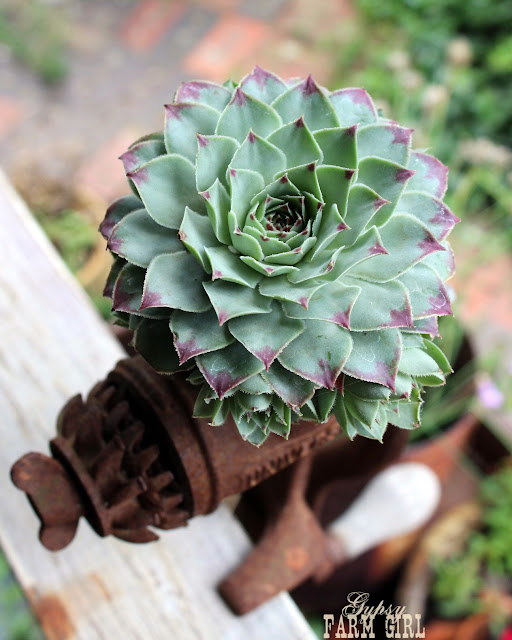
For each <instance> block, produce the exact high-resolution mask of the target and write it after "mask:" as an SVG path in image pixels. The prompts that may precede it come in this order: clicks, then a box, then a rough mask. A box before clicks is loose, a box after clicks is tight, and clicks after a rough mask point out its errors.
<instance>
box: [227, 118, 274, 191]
mask: <svg viewBox="0 0 512 640" xmlns="http://www.w3.org/2000/svg"><path fill="white" fill-rule="evenodd" d="M285 167H286V156H285V155H284V153H283V152H282V151H281V150H280V149H278V148H277V147H275V146H274V145H273V144H270V143H269V142H267V141H266V140H264V139H263V138H260V137H259V136H257V135H256V134H255V133H253V132H252V131H251V132H250V133H249V135H248V136H247V138H246V139H245V140H244V142H243V143H242V146H241V147H240V148H239V149H238V151H237V152H236V153H235V155H234V157H233V160H232V161H231V165H230V168H231V169H251V170H253V171H257V172H258V173H259V174H261V176H262V177H263V180H264V181H265V183H268V182H271V181H272V180H273V179H274V176H275V175H276V173H279V172H280V171H284V169H285Z"/></svg>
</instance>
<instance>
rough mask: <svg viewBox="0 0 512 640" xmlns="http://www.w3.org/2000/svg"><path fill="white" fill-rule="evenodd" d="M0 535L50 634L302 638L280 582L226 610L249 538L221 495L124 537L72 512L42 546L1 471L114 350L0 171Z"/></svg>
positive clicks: (111, 639) (150, 639) (107, 363)
mask: <svg viewBox="0 0 512 640" xmlns="http://www.w3.org/2000/svg"><path fill="white" fill-rule="evenodd" d="M0 241H1V245H0V246H1V252H2V260H1V263H0V328H1V332H0V434H1V440H0V469H1V470H2V471H1V473H2V482H1V483H0V500H1V505H2V507H1V510H0V544H1V546H2V547H3V549H4V551H5V552H6V554H7V556H8V559H9V561H10V563H11V565H12V567H13V569H14V571H15V573H16V575H17V577H18V579H19V580H20V582H21V584H22V586H23V588H24V590H25V592H26V593H27V595H28V597H29V599H30V601H31V603H32V605H33V607H34V610H35V612H36V614H37V615H38V617H39V619H40V621H41V624H42V626H43V628H44V630H45V632H46V635H47V636H48V638H50V639H51V640H57V639H58V640H64V639H69V638H77V639H84V640H93V639H98V640H99V639H100V638H101V639H108V640H117V639H119V640H121V639H122V640H128V639H141V640H160V639H162V640H164V639H165V640H181V639H183V640H185V639H187V640H191V639H197V640H202V639H207V638H208V639H213V640H239V639H240V638H244V640H262V639H263V638H265V640H267V639H268V640H274V639H275V640H288V639H290V640H302V639H304V640H311V639H313V638H314V637H315V636H314V634H313V632H312V631H311V630H310V628H309V626H308V625H307V623H306V621H305V620H304V618H303V617H302V615H301V614H300V613H299V611H298V610H297V608H296V607H295V605H294V604H293V602H292V601H291V599H290V597H289V596H288V595H287V594H282V595H280V596H279V597H277V598H275V599H274V600H273V601H271V602H269V603H267V604H266V605H265V606H263V607H261V608H260V609H258V610H257V611H255V612H253V613H251V614H249V615H247V616H244V617H243V618H237V617H236V616H234V615H232V614H231V612H230V611H229V610H228V609H227V607H226V606H225V605H224V603H223V601H222V600H221V598H220V597H219V596H218V594H217V592H216V585H217V584H218V582H219V581H220V580H221V579H222V578H223V577H224V576H225V575H226V574H227V573H228V572H229V571H230V570H231V569H232V568H233V567H235V566H236V565H237V564H238V563H239V562H240V560H241V559H242V558H243V557H244V556H245V555H246V554H247V553H248V551H249V549H250V543H249V541H248V538H247V536H246V534H245V532H244V531H243V530H242V528H241V526H240V525H239V523H238V522H237V521H236V520H235V518H234V517H233V516H232V514H231V512H230V511H229V510H228V509H227V508H226V507H221V508H220V509H219V510H218V511H217V512H215V513H214V514H212V515H210V516H206V517H198V518H195V519H194V520H193V521H192V522H191V523H190V525H189V526H188V527H186V528H183V529H179V530H175V531H172V532H167V533H164V534H163V535H162V538H161V540H160V541H159V542H157V543H154V544H149V545H140V546H132V545H130V544H127V543H123V542H120V541H117V540H114V539H100V538H98V537H97V536H96V535H95V534H94V533H93V532H92V531H91V529H90V528H89V526H88V525H87V523H85V522H82V523H81V524H80V526H79V531H78V534H77V537H76V539H75V541H74V542H73V543H72V544H71V545H70V546H69V547H68V548H67V549H65V550H63V551H61V552H59V553H56V554H52V553H51V552H49V551H46V550H45V549H44V548H43V547H42V546H41V545H40V544H39V541H38V540H37V527H38V524H37V520H36V517H35V515H34V514H33V512H32V510H31V509H30V507H29V505H28V503H27V501H26V499H25V497H24V496H23V495H22V494H21V492H19V491H18V490H17V489H15V488H14V486H13V485H12V484H11V483H10V481H9V478H8V473H9V469H10V467H11V465H12V464H13V462H14V461H15V460H16V459H17V458H18V457H19V456H21V455H22V454H24V453H26V452H27V451H30V450H36V451H37V450H39V451H43V452H47V444H46V443H47V440H48V439H49V438H51V437H52V435H53V433H54V428H55V427H54V425H55V418H56V415H57V413H58V411H59V409H60V408H61V406H62V405H63V404H64V402H65V401H66V399H67V398H69V397H70V396H71V395H74V394H75V393H77V392H82V393H84V392H86V391H88V389H89V388H90V387H91V386H92V384H93V383H94V382H95V381H96V380H98V379H99V378H101V377H102V376H104V374H105V373H106V372H107V371H108V370H109V369H110V368H111V367H112V366H113V365H114V364H115V362H116V361H117V360H118V359H119V358H121V357H122V355H123V354H122V352H121V349H120V347H119V346H118V344H117V343H116V342H115V340H114V339H113V338H112V336H111V335H110V332H109V331H108V328H107V327H106V325H105V323H104V322H103V321H102V320H101V318H100V317H99V316H98V315H97V313H96V311H95V310H94V309H93V308H92V307H91V305H90V303H89V301H88V300H87V298H86V296H85V294H84V293H83V291H82V290H81V289H80V287H79V286H78V284H77V283H76V281H75V280H74V279H73V277H72V276H71V275H70V274H69V273H68V272H67V270H66V268H65V266H64V265H63V264H62V262H61V261H60V259H59V257H58V256H57V254H56V253H55V251H54V250H53V248H52V247H51V246H50V244H49V242H48V241H47V239H46V238H45V236H44V234H43V233H42V231H41V230H40V229H39V227H38V226H37V224H36V223H35V221H34V220H33V219H32V217H31V216H30V214H29V213H28V212H27V210H26V208H25V205H24V204H23V202H22V201H21V200H20V199H19V197H18V196H17V195H16V194H15V192H14V191H13V190H12V188H11V187H10V185H9V183H8V182H7V180H6V179H5V177H4V176H3V175H2V174H1V173H0Z"/></svg>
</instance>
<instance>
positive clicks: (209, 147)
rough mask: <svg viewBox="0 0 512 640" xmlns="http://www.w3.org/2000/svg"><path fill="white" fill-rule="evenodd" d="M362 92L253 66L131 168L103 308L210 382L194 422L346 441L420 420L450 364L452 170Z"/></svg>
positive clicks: (144, 146)
mask: <svg viewBox="0 0 512 640" xmlns="http://www.w3.org/2000/svg"><path fill="white" fill-rule="evenodd" d="M411 134H412V131H411V130H410V129H406V128H403V127H400V126H399V125H398V124H397V123H395V122H393V121H391V120H387V119H385V118H383V117H381V116H380V115H379V113H378V112H377V109H376V108H375V105H374V103H373V102H372V100H371V98H370V96H369V95H368V94H367V93H366V91H364V90H363V89H340V90H338V91H334V92H329V91H327V90H325V89H324V88H322V87H320V86H318V85H317V84H316V83H315V82H314V80H313V79H312V78H311V77H308V78H307V79H304V80H300V79H299V80H297V79H295V80H292V81H285V80H282V79H280V78H279V77H278V76H276V75H274V74H273V73H270V72H268V71H264V70H263V69H261V68H259V67H256V68H255V69H254V70H253V71H252V72H251V73H250V74H249V75H247V76H246V77H245V78H244V79H243V80H242V81H241V82H240V83H239V84H234V83H233V82H231V81H228V82H226V83H225V84H224V85H220V84H215V83H212V82H199V81H193V82H184V83H183V84H182V85H181V86H180V88H179V89H178V91H177V93H176V95H175V98H174V101H173V103H172V104H168V105H166V107H165V126H164V132H163V133H155V134H151V135H149V136H146V137H144V138H141V139H140V140H138V141H137V142H135V143H134V144H133V145H132V146H131V147H130V148H129V149H128V151H127V152H126V153H124V154H123V155H122V156H121V159H122V161H123V163H124V167H125V170H126V175H127V178H128V180H129V183H130V186H131V188H132V190H133V193H134V195H127V196H125V197H123V198H120V199H119V200H117V201H116V202H114V203H113V204H112V205H111V207H110V208H109V209H108V211H107V214H106V217H105V220H104V222H103V223H102V225H101V227H100V230H101V232H102V234H103V235H104V236H105V238H107V239H108V248H109V249H110V251H111V252H112V253H113V254H114V255H115V258H114V263H113V266H112V270H111V273H110V275H109V277H108V281H107V284H106V288H105V294H106V295H107V296H110V297H111V298H112V300H113V309H114V313H115V315H116V317H117V319H118V322H120V323H124V324H125V325H126V326H129V327H130V328H132V329H134V330H135V337H134V344H135V347H136V349H137V350H138V351H139V353H140V354H141V355H142V356H143V357H144V358H146V360H147V361H148V362H149V363H150V364H151V365H152V366H153V367H154V368H155V369H156V370H157V371H158V372H161V373H173V372H176V371H185V370H188V371H189V376H188V379H189V380H190V382H192V383H193V384H197V385H201V389H200V391H199V395H198V398H197V402H196V406H195V414H196V415H197V416H198V417H205V418H209V419H210V421H211V423H212V425H221V424H222V423H223V422H224V421H225V420H226V419H227V418H228V416H229V415H231V416H232V417H233V419H234V421H235V423H236V424H237V426H238V429H239V431H240V434H241V435H242V437H243V438H245V439H246V440H248V441H249V442H251V443H253V444H255V445H260V444H261V443H263V442H264V441H265V439H266V438H267V436H268V435H269V433H277V434H279V435H281V436H284V437H287V436H288V434H289V432H290V426H291V425H292V424H293V423H294V422H296V421H298V420H311V421H315V422H324V421H326V420H327V419H328V417H329V416H330V415H331V414H332V412H333V411H334V413H335V415H336V417H337V419H338V421H339V422H340V424H341V425H342V427H343V428H344V429H345V430H346V432H347V433H348V435H349V436H350V437H351V438H353V437H354V436H355V435H357V434H360V435H363V436H366V437H369V438H376V439H379V440H381V439H382V436H383V434H384V431H385V429H386V426H387V424H388V423H390V424H393V425H397V426H399V427H403V428H405V429H412V428H414V427H415V426H417V425H418V423H419V413H420V408H421V390H422V387H423V386H424V385H441V384H444V379H445V375H446V374H447V373H448V372H450V370H451V369H450V365H449V363H448V361H447V360H446V358H445V357H444V355H443V353H442V352H441V351H440V350H439V348H438V347H437V346H436V345H434V344H433V342H432V341H431V340H430V339H429V338H430V337H432V336H436V335H437V334H438V330H437V318H438V316H443V315H447V314H451V308H450V301H449V297H448V294H447V291H446V289H445V286H444V281H446V280H447V279H448V278H449V277H450V276H451V275H452V274H453V269H454V265H453V254H452V252H451V250H450V247H449V245H448V243H447V242H446V241H445V238H446V236H447V235H448V233H449V232H450V230H451V229H452V227H453V226H454V224H455V223H456V222H457V221H458V219H457V218H456V217H455V216H454V215H453V213H452V212H451V211H450V210H449V209H448V207H447V206H446V205H445V204H444V203H443V202H442V197H443V195H444V193H445V190H446V178H447V168H446V167H445V166H443V165H442V164H441V163H440V162H439V161H438V160H437V159H435V158H434V157H432V156H430V155H427V154H425V153H423V152H419V151H412V150H411Z"/></svg>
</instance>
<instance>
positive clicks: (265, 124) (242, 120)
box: [216, 87, 282, 143]
mask: <svg viewBox="0 0 512 640" xmlns="http://www.w3.org/2000/svg"><path fill="white" fill-rule="evenodd" d="M281 125H282V122H281V118H280V117H279V116H278V114H277V113H276V111H274V109H273V108H272V107H271V106H270V105H268V104H265V103H264V102H261V100H258V99H257V98H254V97H253V96H250V95H248V94H246V93H244V91H243V90H242V89H241V88H240V87H238V88H237V89H236V91H235V93H234V95H233V97H232V99H231V101H230V103H229V104H228V106H227V107H226V108H225V109H224V111H223V112H222V115H221V117H220V119H219V123H218V125H217V130H216V133H217V134H218V135H224V136H231V137H232V138H235V140H238V142H240V143H242V142H243V141H244V140H245V138H246V137H247V134H248V133H249V131H251V130H252V131H254V133H255V134H256V135H258V136H261V137H262V138H266V137H267V136H268V135H269V134H270V133H272V131H274V130H275V129H277V128H278V127H280V126H281Z"/></svg>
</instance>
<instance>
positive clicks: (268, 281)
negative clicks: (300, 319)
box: [258, 276, 325, 309]
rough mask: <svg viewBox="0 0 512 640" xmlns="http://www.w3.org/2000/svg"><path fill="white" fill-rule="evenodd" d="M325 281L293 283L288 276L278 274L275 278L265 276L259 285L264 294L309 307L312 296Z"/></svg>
mask: <svg viewBox="0 0 512 640" xmlns="http://www.w3.org/2000/svg"><path fill="white" fill-rule="evenodd" d="M324 284H325V283H324V282H317V281H309V282H301V283H300V284H293V283H291V282H289V281H288V279H287V278H286V276H276V277H275V278H264V279H263V280H262V281H261V282H260V284H259V285H258V286H259V290H260V293H261V294H262V295H263V296H268V297H270V298H276V299H277V300H284V301H289V302H294V303H297V304H300V305H302V306H303V307H304V308H305V309H307V308H308V305H309V301H310V299H311V296H312V295H313V294H314V293H315V291H318V289H320V288H321V287H323V286H324Z"/></svg>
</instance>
